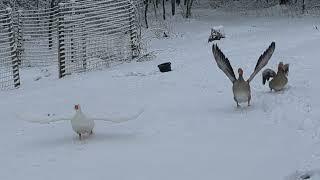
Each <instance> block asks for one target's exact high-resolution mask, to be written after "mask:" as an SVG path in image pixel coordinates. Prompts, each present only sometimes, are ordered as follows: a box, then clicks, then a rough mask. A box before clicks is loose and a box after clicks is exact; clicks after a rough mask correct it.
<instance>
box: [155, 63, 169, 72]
mask: <svg viewBox="0 0 320 180" xmlns="http://www.w3.org/2000/svg"><path fill="white" fill-rule="evenodd" d="M158 68H159V70H160V72H168V71H171V62H166V63H162V64H159V65H158Z"/></svg>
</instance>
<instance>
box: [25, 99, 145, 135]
mask: <svg viewBox="0 0 320 180" xmlns="http://www.w3.org/2000/svg"><path fill="white" fill-rule="evenodd" d="M74 109H75V111H76V112H75V114H74V116H73V117H72V118H56V119H55V118H49V119H42V118H41V119H40V118H30V117H29V120H28V121H29V122H33V123H41V124H44V123H51V122H57V121H70V122H71V126H72V129H73V131H74V132H76V133H77V134H78V135H79V139H80V140H81V137H82V135H84V134H89V135H91V134H92V133H93V128H94V126H95V123H94V121H95V120H101V121H109V122H113V123H121V122H125V121H129V120H132V119H136V118H138V117H139V116H140V114H141V113H142V112H143V110H141V111H139V112H138V113H137V114H136V115H134V116H132V117H122V118H93V117H87V116H86V115H85V114H84V113H83V112H82V110H81V107H80V105H79V104H77V105H75V106H74Z"/></svg>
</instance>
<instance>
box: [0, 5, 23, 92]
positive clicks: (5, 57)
mask: <svg viewBox="0 0 320 180" xmlns="http://www.w3.org/2000/svg"><path fill="white" fill-rule="evenodd" d="M12 19H13V16H12V10H11V9H10V8H7V9H6V10H2V11H0V89H12V88H17V87H19V86H20V78H19V65H18V58H17V51H16V43H15V33H14V27H13V20H12Z"/></svg>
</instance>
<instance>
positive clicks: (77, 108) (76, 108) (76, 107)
mask: <svg viewBox="0 0 320 180" xmlns="http://www.w3.org/2000/svg"><path fill="white" fill-rule="evenodd" d="M74 109H75V110H76V112H79V111H81V107H80V104H76V105H74Z"/></svg>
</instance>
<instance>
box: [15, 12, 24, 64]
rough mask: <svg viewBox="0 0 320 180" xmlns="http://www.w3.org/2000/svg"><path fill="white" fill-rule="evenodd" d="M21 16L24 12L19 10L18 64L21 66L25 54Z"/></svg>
mask: <svg viewBox="0 0 320 180" xmlns="http://www.w3.org/2000/svg"><path fill="white" fill-rule="evenodd" d="M21 14H22V11H21V10H18V13H17V25H18V26H17V58H18V63H19V65H21V62H22V54H23V51H24V48H23V34H22V33H23V32H22V26H23V24H22V20H21Z"/></svg>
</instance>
